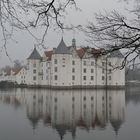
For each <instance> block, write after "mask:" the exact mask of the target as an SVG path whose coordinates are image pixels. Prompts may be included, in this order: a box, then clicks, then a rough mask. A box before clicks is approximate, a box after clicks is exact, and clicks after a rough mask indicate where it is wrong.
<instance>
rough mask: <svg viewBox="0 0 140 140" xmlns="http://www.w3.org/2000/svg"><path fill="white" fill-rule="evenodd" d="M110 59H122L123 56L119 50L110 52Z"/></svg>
mask: <svg viewBox="0 0 140 140" xmlns="http://www.w3.org/2000/svg"><path fill="white" fill-rule="evenodd" d="M110 57H119V58H124V56H123V54H122V53H121V52H120V51H119V50H117V51H113V52H111V53H110Z"/></svg>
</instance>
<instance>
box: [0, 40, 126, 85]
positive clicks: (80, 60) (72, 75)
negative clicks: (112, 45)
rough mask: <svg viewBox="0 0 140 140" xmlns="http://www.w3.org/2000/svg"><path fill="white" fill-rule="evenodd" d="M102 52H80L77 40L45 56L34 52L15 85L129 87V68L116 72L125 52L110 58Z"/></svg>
mask: <svg viewBox="0 0 140 140" xmlns="http://www.w3.org/2000/svg"><path fill="white" fill-rule="evenodd" d="M100 52H101V49H94V48H89V47H86V48H77V47H76V40H75V39H73V40H72V45H71V46H66V44H65V42H64V41H63V38H62V40H61V42H60V44H59V45H58V47H57V48H54V49H53V50H51V51H45V52H44V54H43V56H40V54H39V52H38V51H37V49H36V48H34V50H33V52H32V53H31V54H30V56H29V57H28V58H27V68H26V69H25V68H22V69H21V70H20V71H19V72H18V73H16V74H15V78H14V79H15V80H14V82H16V83H17V84H26V85H28V86H44V87H56V88H59V87H60V88H61V87H66V88H67V87H73V88H80V87H83V88H94V87H106V86H110V87H111V86H114V87H122V86H125V68H124V69H122V70H120V69H118V68H116V67H118V66H120V65H121V62H122V61H123V59H124V57H123V55H122V54H121V52H120V51H116V52H112V53H111V54H108V55H106V56H105V55H101V53H100ZM0 78H1V77H0ZM1 81H2V80H1Z"/></svg>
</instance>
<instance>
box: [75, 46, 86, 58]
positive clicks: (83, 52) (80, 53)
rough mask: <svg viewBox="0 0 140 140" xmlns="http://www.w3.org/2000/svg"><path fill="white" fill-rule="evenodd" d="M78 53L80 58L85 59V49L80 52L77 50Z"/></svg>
mask: <svg viewBox="0 0 140 140" xmlns="http://www.w3.org/2000/svg"><path fill="white" fill-rule="evenodd" d="M76 51H77V54H78V56H79V57H80V58H83V56H84V54H85V52H86V50H85V49H84V48H80V49H78V50H76Z"/></svg>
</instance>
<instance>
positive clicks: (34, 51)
mask: <svg viewBox="0 0 140 140" xmlns="http://www.w3.org/2000/svg"><path fill="white" fill-rule="evenodd" d="M28 59H41V56H40V54H39V52H38V51H37V50H36V48H34V50H33V52H32V53H31V54H30V56H29V57H28Z"/></svg>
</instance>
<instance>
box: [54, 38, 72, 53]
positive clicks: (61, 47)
mask: <svg viewBox="0 0 140 140" xmlns="http://www.w3.org/2000/svg"><path fill="white" fill-rule="evenodd" d="M54 53H55V54H70V51H69V49H68V48H67V46H66V44H65V42H64V41H63V38H62V40H61V42H60V44H59V45H58V47H57V48H56V49H55V52H54Z"/></svg>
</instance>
